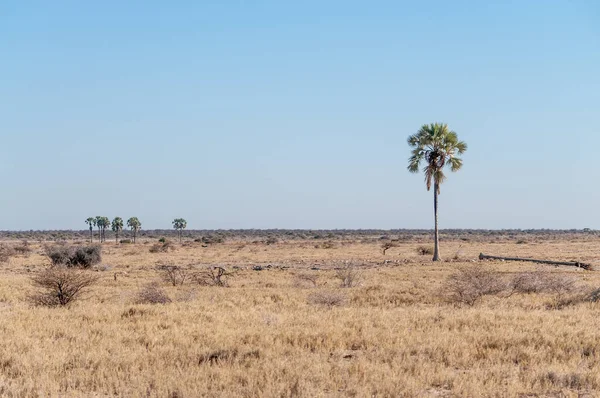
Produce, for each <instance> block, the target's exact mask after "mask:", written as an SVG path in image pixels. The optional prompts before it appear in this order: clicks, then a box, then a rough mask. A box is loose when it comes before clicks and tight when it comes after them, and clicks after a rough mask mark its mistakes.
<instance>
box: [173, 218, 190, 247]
mask: <svg viewBox="0 0 600 398" xmlns="http://www.w3.org/2000/svg"><path fill="white" fill-rule="evenodd" d="M186 227H187V221H185V220H184V219H183V218H176V219H175V220H173V228H175V229H176V230H177V234H178V236H179V243H181V235H182V234H183V230H184V229H185V228H186Z"/></svg>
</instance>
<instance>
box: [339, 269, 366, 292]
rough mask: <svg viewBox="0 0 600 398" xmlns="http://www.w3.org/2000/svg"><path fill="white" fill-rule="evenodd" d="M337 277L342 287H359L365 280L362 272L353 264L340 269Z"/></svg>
mask: <svg viewBox="0 0 600 398" xmlns="http://www.w3.org/2000/svg"><path fill="white" fill-rule="evenodd" d="M335 276H336V278H337V279H339V280H340V282H341V287H355V286H358V285H359V284H360V283H361V282H362V279H363V275H362V272H361V271H360V270H359V269H358V268H357V267H356V266H354V265H352V264H347V265H346V266H344V268H341V269H338V270H337V271H336V273H335Z"/></svg>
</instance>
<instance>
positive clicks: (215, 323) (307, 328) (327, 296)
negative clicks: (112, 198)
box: [0, 235, 600, 397]
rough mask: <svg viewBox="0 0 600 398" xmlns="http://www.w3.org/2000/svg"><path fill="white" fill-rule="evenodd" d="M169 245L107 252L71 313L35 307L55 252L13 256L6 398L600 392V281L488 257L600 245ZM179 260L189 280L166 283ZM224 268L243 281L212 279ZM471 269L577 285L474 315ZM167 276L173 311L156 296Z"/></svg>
mask: <svg viewBox="0 0 600 398" xmlns="http://www.w3.org/2000/svg"><path fill="white" fill-rule="evenodd" d="M155 243H156V239H152V240H150V239H146V241H145V242H144V240H142V241H141V242H140V243H138V244H135V245H133V244H121V245H118V244H115V243H104V244H103V247H102V250H103V253H102V262H101V263H100V264H98V265H96V266H94V267H93V269H92V270H89V271H86V272H89V273H93V274H94V275H96V276H97V277H98V281H97V283H96V284H95V285H93V286H91V287H90V288H89V289H88V290H87V291H86V292H85V293H84V295H83V296H82V297H81V299H79V300H77V301H75V302H73V303H71V304H70V305H68V306H66V307H51V308H49V307H45V306H36V305H32V303H31V301H30V299H29V297H30V296H31V295H32V294H33V293H34V292H35V287H34V285H33V284H32V276H35V275H38V274H39V273H40V272H42V271H43V270H44V269H47V268H48V267H49V266H50V260H49V259H48V257H47V256H45V255H44V251H43V249H42V244H41V243H32V244H31V246H30V248H31V252H30V253H17V254H15V255H13V256H11V257H10V258H9V259H8V260H7V261H6V262H4V263H0V273H1V276H2V277H1V278H0V316H1V318H2V322H1V323H0V396H6V397H11V396H12V397H29V396H51V397H54V396H60V397H83V396H86V397H106V396H126V397H198V396H215V397H221V396H223V397H225V396H227V397H233V396H240V397H259V396H260V397H335V396H351V397H372V396H375V397H399V396H407V397H412V396H418V397H487V396H491V397H570V396H573V397H577V396H579V397H583V396H588V397H595V396H600V320H599V319H600V303H597V302H592V301H589V300H587V301H586V300H577V299H572V298H577V297H579V296H580V294H581V292H587V291H589V290H590V289H594V288H599V287H600V271H596V270H592V271H584V270H581V269H578V268H575V267H572V268H571V267H554V266H548V265H540V264H528V263H519V262H501V261H484V262H480V261H478V260H477V256H478V254H479V253H480V252H484V253H487V254H496V255H512V256H523V257H537V258H551V259H555V260H568V261H571V260H575V261H582V262H587V263H592V264H594V265H596V269H598V268H597V267H598V266H600V262H598V260H600V259H599V258H598V257H599V253H600V240H599V239H598V237H596V236H593V235H590V236H588V235H586V236H582V237H579V238H577V237H576V238H573V237H559V238H556V239H531V240H528V241H519V242H518V243H517V241H516V240H511V239H505V240H502V241H500V242H492V241H487V242H486V241H485V240H478V241H461V240H451V241H446V242H444V241H443V242H442V254H443V257H444V258H445V259H447V261H444V262H441V263H432V262H431V261H430V256H429V255H421V254H419V252H418V248H419V247H420V246H423V245H425V246H427V245H428V241H422V242H416V241H410V242H396V243H394V245H393V246H392V247H390V248H389V249H388V250H387V252H386V254H385V255H384V254H383V253H382V249H381V242H380V241H378V240H377V239H373V240H352V239H344V240H337V241H329V240H308V239H306V240H294V241H285V239H282V240H278V241H277V242H274V243H272V244H265V243H264V242H255V243H252V242H249V241H246V240H235V239H228V240H226V241H225V242H224V243H218V244H203V243H202V242H193V241H191V240H188V241H184V242H183V244H180V243H173V244H171V245H170V247H169V248H167V249H166V251H164V252H163V251H160V250H153V252H151V250H150V248H151V247H152V245H154V244H155ZM17 244H19V242H8V241H6V242H4V245H17ZM169 266H178V267H180V269H181V270H182V272H183V273H185V275H186V278H185V279H184V281H183V284H176V285H175V286H174V285H173V283H169V281H168V280H166V279H165V277H164V276H165V271H164V270H165V269H166V268H168V267H169ZM214 266H220V267H223V268H224V269H225V270H226V272H227V274H228V275H227V276H226V277H227V279H226V282H227V285H228V286H226V287H219V286H211V285H210V284H206V283H198V280H197V279H196V278H194V276H195V275H198V274H200V273H203V272H207V271H208V270H210V269H212V267H214ZM257 266H260V269H262V270H254V269H253V268H255V267H257ZM348 267H350V268H348ZM348 269H351V270H352V275H351V276H352V277H353V278H354V279H353V281H352V283H351V285H352V286H351V287H342V284H343V275H341V274H343V273H344V272H346V271H347V270H348ZM459 269H467V270H475V269H484V270H486V272H488V271H489V272H490V274H491V275H493V277H494V278H498V279H499V280H500V279H501V280H503V281H508V280H511V278H513V276H514V275H518V274H522V273H529V272H535V271H540V272H543V273H548V274H552V275H554V277H555V278H557V280H567V281H570V282H572V286H571V289H570V290H569V291H568V292H554V291H542V292H540V293H520V292H517V293H515V292H510V291H509V290H507V289H504V290H503V291H499V292H495V293H494V294H488V295H483V296H481V297H480V298H479V299H478V300H477V301H475V302H474V303H472V305H469V304H465V303H461V302H460V300H456V299H455V297H454V298H453V296H452V294H450V293H451V292H449V291H448V290H449V289H450V287H449V286H450V285H449V284H448V278H449V276H450V275H454V274H455V272H456V271H457V270H459ZM149 284H153V286H154V287H155V288H157V289H159V290H161V291H162V292H163V293H164V294H165V295H166V296H168V298H169V300H170V302H167V303H165V304H148V303H141V304H138V303H137V302H138V301H139V300H137V298H139V292H140V291H143V290H144V289H147V288H148V285H149ZM559 296H560V297H559ZM559 301H560V303H562V304H561V305H557V303H559Z"/></svg>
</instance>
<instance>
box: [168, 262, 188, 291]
mask: <svg viewBox="0 0 600 398" xmlns="http://www.w3.org/2000/svg"><path fill="white" fill-rule="evenodd" d="M161 272H162V278H163V280H164V281H165V282H167V283H170V284H171V285H173V286H177V285H183V284H184V283H185V281H186V280H187V279H188V276H189V275H188V272H187V270H186V269H184V268H182V267H179V266H177V265H165V266H163V267H161Z"/></svg>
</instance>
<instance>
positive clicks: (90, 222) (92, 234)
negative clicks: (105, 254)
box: [85, 217, 96, 243]
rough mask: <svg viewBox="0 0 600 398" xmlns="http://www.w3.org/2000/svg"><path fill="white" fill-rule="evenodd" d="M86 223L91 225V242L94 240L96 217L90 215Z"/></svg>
mask: <svg viewBox="0 0 600 398" xmlns="http://www.w3.org/2000/svg"><path fill="white" fill-rule="evenodd" d="M85 223H86V224H87V225H89V226H90V243H92V242H93V241H94V226H95V225H96V219H95V218H94V217H88V219H87V220H85Z"/></svg>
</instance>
